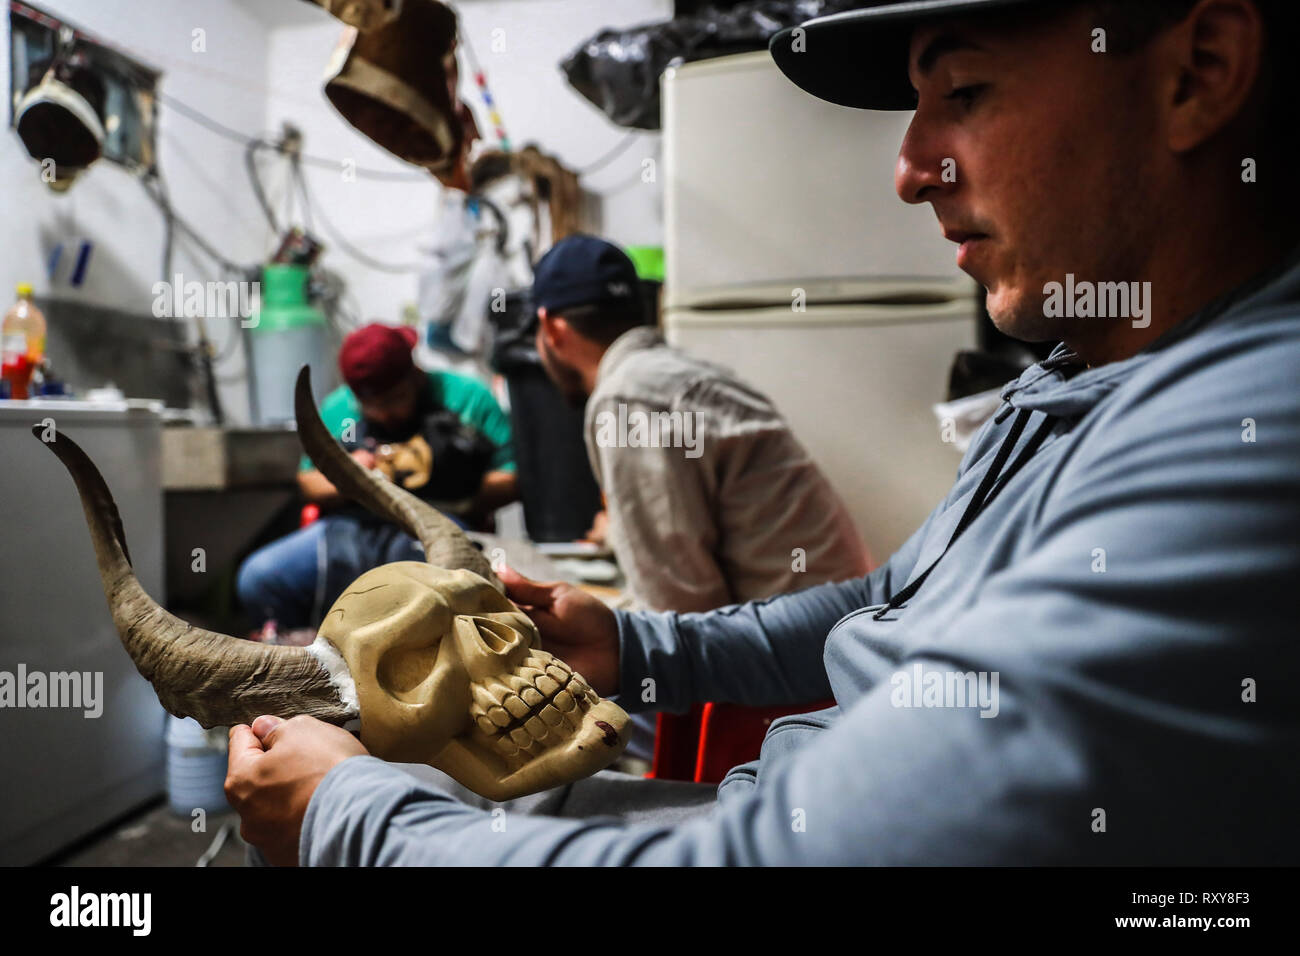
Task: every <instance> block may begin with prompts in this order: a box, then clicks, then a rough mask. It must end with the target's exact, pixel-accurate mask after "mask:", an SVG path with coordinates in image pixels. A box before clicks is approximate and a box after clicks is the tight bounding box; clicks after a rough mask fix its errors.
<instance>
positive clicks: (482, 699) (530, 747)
mask: <svg viewBox="0 0 1300 956" xmlns="http://www.w3.org/2000/svg"><path fill="white" fill-rule="evenodd" d="M548 656H549V655H548ZM525 670H532V671H535V672H536V676H535V678H533V679H532V680H529V679H527V678H526V677H525V676H524V672H525ZM505 680H506V683H505V684H503V683H501V681H499V680H496V679H492V680H490V681H488V682H484V683H481V684H480V683H475V684H473V685H472V688H473V694H472V696H473V700H474V703H473V705H472V706H471V708H470V715H471V716H472V717H473V718H474V722H475V724H476V725H477V726H478V729H479V730H480V731H481V732H482V734H483V735H484V736H485V737H487V738H488V739H489V740H490V741H491V743H492V746H493V747H494V748H495V749H496V750H497V752H498V753H500V754H501V755H502V756H505V757H508V758H515V757H518V758H521V759H522V758H523V757H524V755H525V754H528V755H531V756H536V755H537V754H538V753H539V752H541V751H542V750H544V749H546V748H548V747H550V746H552V745H553V744H555V743H556V742H558V741H559V740H562V739H565V738H567V737H569V736H570V735H571V734H572V733H573V732H574V731H576V730H577V729H578V728H579V727H580V726H581V725H582V718H583V714H584V713H585V712H586V711H588V710H590V709H591V707H592V706H593V705H594V704H595V703H596V702H597V697H596V695H595V692H594V691H593V690H592V689H591V687H590V686H589V685H588V684H587V682H586V681H584V680H583V679H582V678H581V677H580V676H579V675H577V674H575V673H574V672H573V671H572V670H571V669H570V668H569V667H568V665H566V664H563V663H561V662H559V661H556V660H555V659H554V658H552V659H551V660H549V661H548V662H546V669H545V670H544V671H543V670H538V669H537V668H521V670H520V672H519V673H517V674H510V675H507V676H506V678H505ZM507 685H508V686H507Z"/></svg>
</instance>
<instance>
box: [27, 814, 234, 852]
mask: <svg viewBox="0 0 1300 956" xmlns="http://www.w3.org/2000/svg"><path fill="white" fill-rule="evenodd" d="M227 824H228V825H229V826H227V832H226V834H225V839H224V842H223V843H222V845H221V848H220V849H219V850H218V851H217V853H216V854H215V855H214V856H213V857H212V859H211V861H210V862H209V863H208V865H209V866H243V865H244V842H243V841H242V840H241V839H240V838H239V818H238V817H237V816H235V815H234V814H233V813H223V814H215V813H212V814H208V816H207V819H206V820H204V821H203V826H204V830H203V832H198V833H196V832H194V830H193V827H194V825H195V822H194V821H192V820H191V819H190V818H189V817H188V816H185V817H182V816H177V815H176V814H175V813H173V812H172V811H171V809H170V808H169V807H168V806H167V804H166V803H162V804H158V805H155V806H153V807H150V808H147V809H145V810H143V811H141V812H140V813H139V814H137V815H135V816H133V817H131V818H130V819H128V820H124V821H122V822H121V823H119V824H118V825H117V826H115V827H113V828H112V829H111V830H108V831H106V832H105V833H104V834H103V835H101V836H99V837H97V838H95V839H93V840H92V841H91V842H89V843H87V844H84V845H82V846H80V847H77V848H76V849H74V850H72V851H71V852H70V853H68V854H65V855H64V856H61V857H59V858H58V859H56V860H53V861H51V862H53V863H54V864H55V865H57V866H194V865H196V864H197V862H198V860H199V858H200V857H202V856H203V855H204V853H206V852H207V851H208V849H209V848H210V847H211V846H212V845H213V842H214V840H215V838H216V837H217V835H218V833H219V832H220V831H221V829H222V826H223V825H227Z"/></svg>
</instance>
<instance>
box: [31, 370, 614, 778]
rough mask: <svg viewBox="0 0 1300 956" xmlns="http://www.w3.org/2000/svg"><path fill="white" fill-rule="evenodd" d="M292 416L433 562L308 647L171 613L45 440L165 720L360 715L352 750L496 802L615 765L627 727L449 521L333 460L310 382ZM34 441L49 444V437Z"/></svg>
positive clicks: (89, 474)
mask: <svg viewBox="0 0 1300 956" xmlns="http://www.w3.org/2000/svg"><path fill="white" fill-rule="evenodd" d="M295 403H296V411H297V417H298V435H299V438H300V440H301V441H302V445H303V448H304V450H305V451H306V452H307V454H308V455H309V456H310V457H311V459H312V461H313V462H315V464H316V466H317V467H318V468H319V469H320V470H321V472H322V473H323V474H324V475H325V477H326V478H328V479H329V480H330V481H331V482H332V483H333V484H334V486H335V487H336V488H337V489H338V490H339V491H340V493H342V494H343V495H345V496H347V497H349V498H351V499H353V500H354V501H357V502H359V503H361V504H363V505H365V506H366V507H367V508H368V509H370V510H371V511H372V512H374V513H375V514H377V515H379V516H380V517H382V518H384V519H386V520H388V521H391V522H392V523H393V524H395V525H397V526H398V527H401V528H403V529H405V530H406V531H407V532H408V533H409V534H411V535H412V536H413V537H415V538H416V539H417V540H419V541H420V543H421V544H422V546H423V547H424V553H425V557H426V559H427V561H428V564H420V563H418V562H398V563H395V564H386V565H384V566H382V567H379V568H376V569H374V570H373V571H368V572H366V573H365V574H363V575H361V577H359V578H357V580H356V581H354V582H353V583H352V584H351V585H350V586H349V587H348V589H347V591H345V592H344V593H343V595H342V596H341V597H340V598H339V599H338V600H337V601H336V602H335V603H334V606H333V607H332V608H331V609H330V611H329V613H328V614H327V615H326V617H325V620H324V621H323V622H322V624H321V628H320V632H319V635H318V637H317V640H316V643H315V644H313V645H312V646H311V647H277V646H269V645H265V644H255V643H252V642H250V641H242V640H237V639H235V638H232V637H229V636H228V635H225V634H220V633H218V632H215V631H207V630H204V629H202V628H198V627H194V626H193V625H190V624H187V623H186V622H184V621H181V620H179V619H178V618H176V617H174V616H172V615H171V614H169V613H168V612H167V610H166V609H165V608H163V607H161V606H160V605H159V604H158V603H157V602H156V601H154V600H153V599H152V598H150V597H149V595H148V594H146V593H145V591H144V589H143V588H142V587H141V586H140V582H139V580H137V578H136V576H135V572H134V571H133V570H132V568H131V561H130V558H129V557H128V555H127V551H126V540H125V536H124V534H123V531H122V522H121V518H120V516H119V515H118V513H117V506H116V505H114V503H113V497H112V495H111V494H110V492H109V489H108V486H107V485H106V484H105V483H104V479H103V477H102V476H101V475H100V474H99V471H98V469H96V468H95V465H94V463H93V462H91V460H90V459H89V458H88V457H87V456H86V454H85V452H83V451H82V450H81V449H80V448H79V447H78V446H77V444H76V443H75V442H74V441H72V439H70V438H68V437H67V436H66V435H63V434H61V433H60V434H58V435H57V437H56V438H55V439H54V440H53V441H46V447H47V448H49V449H50V450H51V451H53V452H54V453H55V455H57V456H58V458H59V460H60V461H62V462H63V464H64V465H65V466H67V469H68V471H69V472H70V473H71V475H72V477H73V480H74V481H75V482H76V485H77V491H78V492H79V494H80V496H81V503H82V509H83V510H84V512H85V514H86V522H87V525H88V526H89V528H90V539H91V543H92V544H93V545H94V548H95V557H96V560H97V562H98V564H99V573H100V579H101V581H102V582H103V585H104V593H105V595H106V596H107V598H108V605H109V610H110V611H111V612H112V615H113V621H114V623H115V624H116V625H117V630H118V634H119V635H120V636H121V638H122V644H123V646H124V647H125V648H126V650H127V653H129V654H130V655H131V659H132V660H134V661H135V665H136V668H137V669H138V670H139V671H140V673H141V674H142V675H144V677H145V679H146V680H148V681H149V682H150V683H151V684H153V687H154V690H155V692H156V693H157V694H158V699H159V700H160V701H161V702H162V704H163V706H164V707H166V708H167V710H168V711H170V712H171V713H173V714H176V715H177V716H180V717H193V718H194V719H195V720H197V721H198V722H199V723H200V724H202V725H203V726H204V727H224V726H231V725H234V724H241V723H251V722H252V721H253V720H255V719H256V718H257V717H258V716H260V715H262V714H274V715H277V716H281V717H292V716H296V715H299V714H306V715H309V716H312V717H317V718H319V719H320V720H324V721H328V722H329V723H333V724H345V723H348V722H349V721H350V720H352V719H354V718H356V717H357V716H358V715H359V716H360V718H361V740H362V742H363V743H364V744H365V745H366V746H367V748H368V749H369V750H370V751H371V752H372V753H374V754H375V755H376V756H379V757H382V758H384V759H387V760H396V761H405V762H418V763H428V764H430V765H432V766H434V767H437V768H439V769H441V770H442V771H443V772H445V773H447V774H449V775H450V776H452V777H453V778H455V779H456V780H458V781H459V782H460V783H462V784H463V785H465V786H466V787H468V788H469V789H471V790H473V791H475V792H476V793H478V794H480V795H482V796H485V797H487V798H488V799H490V800H507V799H511V798H513V797H518V796H523V795H524V794H526V793H532V792H534V791H537V790H544V789H546V788H548V787H554V786H558V785H560V784H564V783H570V782H572V781H574V780H578V779H580V778H582V777H585V776H588V775H589V774H592V773H595V772H596V771H598V770H601V769H603V768H604V767H607V766H608V765H609V764H610V763H611V762H613V760H614V758H616V757H617V756H618V755H619V753H621V752H622V749H623V747H624V746H625V745H626V742H627V741H626V737H625V735H624V728H625V726H626V724H627V719H628V718H627V714H625V713H624V712H623V711H622V709H620V708H619V707H618V706H617V705H615V704H613V703H611V702H610V701H606V700H601V699H600V698H599V697H598V696H596V694H595V692H594V691H592V689H591V688H590V687H588V686H587V684H586V682H584V681H583V679H582V678H581V677H579V676H578V675H577V674H574V673H573V672H572V670H571V669H570V668H569V667H568V666H567V665H566V664H564V663H563V662H562V661H559V660H556V659H555V658H553V657H552V656H551V655H550V654H547V653H546V652H545V651H543V650H542V649H541V646H540V642H539V640H538V634H537V629H536V628H535V627H534V626H533V623H532V621H530V620H529V619H528V617H527V616H526V615H525V614H524V613H523V612H522V611H520V610H519V609H518V608H517V607H515V605H514V604H513V603H511V601H510V599H509V598H507V597H506V596H505V593H504V592H505V588H504V587H503V586H502V584H501V582H500V581H499V580H498V579H497V577H496V575H495V574H494V573H493V572H492V568H491V567H490V566H489V564H488V562H487V560H486V559H485V558H484V557H483V553H482V552H481V551H479V550H478V549H477V548H475V547H474V545H473V543H472V542H470V541H469V539H468V538H466V537H465V535H464V534H463V533H462V532H461V530H460V529H459V528H458V527H457V526H456V525H455V524H454V523H453V522H451V521H450V520H448V519H447V518H446V517H444V516H443V515H441V514H440V513H439V512H437V511H436V510H435V509H433V508H431V507H430V506H429V505H427V504H425V503H424V502H422V501H420V500H419V499H418V498H415V497H414V496H412V495H411V494H410V493H409V492H407V491H405V490H403V489H401V488H399V487H398V486H397V485H395V484H393V483H392V482H390V481H388V480H386V479H385V478H383V477H382V476H380V475H379V474H377V473H375V472H370V471H367V470H366V469H364V468H362V467H361V466H360V465H359V464H358V463H357V462H356V461H355V460H354V459H353V458H352V457H351V456H350V455H348V453H347V452H345V451H344V450H343V449H342V447H341V446H339V444H338V443H337V442H336V441H335V440H334V439H333V437H332V436H330V434H329V432H328V431H326V430H325V426H324V424H323V423H322V422H321V420H320V416H319V415H318V414H317V412H316V403H315V401H314V400H313V398H312V394H311V385H310V379H309V376H308V370H307V369H306V368H304V369H303V370H302V372H301V374H300V375H299V376H298V386H297V394H296V396H295ZM33 433H34V434H36V436H37V437H38V438H42V436H43V435H44V430H43V426H40V425H38V426H36V427H35V428H34V429H33ZM42 440H44V438H42Z"/></svg>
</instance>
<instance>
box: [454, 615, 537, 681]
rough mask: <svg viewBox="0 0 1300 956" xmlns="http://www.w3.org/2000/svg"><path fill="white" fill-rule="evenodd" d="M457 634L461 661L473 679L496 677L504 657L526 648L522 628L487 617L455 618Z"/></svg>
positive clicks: (464, 616)
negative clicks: (520, 629)
mask: <svg viewBox="0 0 1300 956" xmlns="http://www.w3.org/2000/svg"><path fill="white" fill-rule="evenodd" d="M456 637H457V644H458V646H459V648H460V655H461V660H462V661H464V664H465V667H466V669H467V670H468V672H469V675H470V677H471V679H473V680H485V679H487V678H488V677H492V676H495V675H496V674H497V673H498V672H499V671H500V670H501V669H502V667H503V665H504V664H505V663H507V662H506V661H505V660H504V659H506V658H508V657H510V656H511V655H519V656H520V657H522V656H523V655H522V654H520V649H521V648H524V647H527V637H526V635H525V634H523V633H522V632H521V631H519V630H518V629H516V628H513V627H511V626H510V625H509V624H505V623H502V622H501V621H494V620H492V619H491V618H487V617H473V616H471V615H468V614H466V615H462V616H460V617H458V618H456Z"/></svg>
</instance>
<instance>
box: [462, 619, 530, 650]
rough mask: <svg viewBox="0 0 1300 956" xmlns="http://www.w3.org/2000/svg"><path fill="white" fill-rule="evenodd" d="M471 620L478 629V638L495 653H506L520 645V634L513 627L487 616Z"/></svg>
mask: <svg viewBox="0 0 1300 956" xmlns="http://www.w3.org/2000/svg"><path fill="white" fill-rule="evenodd" d="M470 620H471V621H472V622H473V624H474V628H475V630H477V631H478V639H479V640H480V641H481V642H482V643H483V645H484V646H485V647H486V648H487V649H488V650H489V651H491V652H492V653H493V654H504V653H506V652H507V651H510V650H513V649H514V648H515V647H516V646H518V644H519V640H520V634H519V632H518V631H516V630H515V629H514V628H513V627H510V626H509V625H507V624H502V623H501V622H500V621H493V620H490V619H488V618H485V617H475V618H471V619H470Z"/></svg>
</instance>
